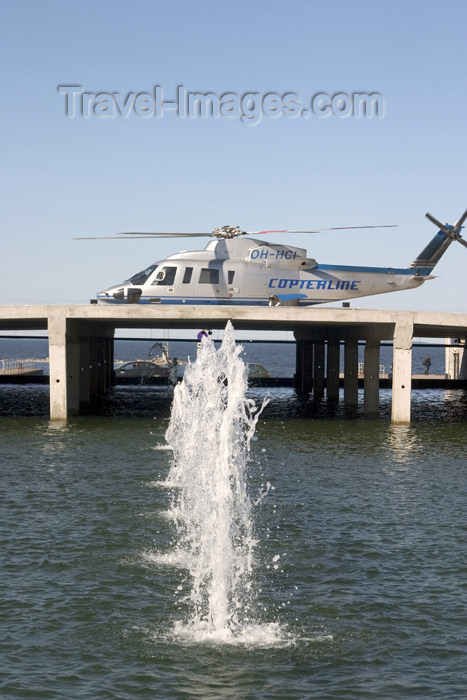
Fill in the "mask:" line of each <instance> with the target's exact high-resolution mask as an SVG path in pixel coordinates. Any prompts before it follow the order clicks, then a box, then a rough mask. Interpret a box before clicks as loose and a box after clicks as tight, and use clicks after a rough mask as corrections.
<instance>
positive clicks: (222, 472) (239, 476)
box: [166, 322, 277, 642]
mask: <svg viewBox="0 0 467 700" xmlns="http://www.w3.org/2000/svg"><path fill="white" fill-rule="evenodd" d="M241 350H242V348H241V347H237V346H236V345H235V339H234V329H233V327H232V325H231V324H230V322H229V323H228V325H227V326H226V329H225V333H224V338H223V342H222V346H221V347H220V349H219V350H218V351H216V348H215V346H214V343H213V342H212V341H211V340H210V339H208V338H204V339H203V341H202V343H201V346H200V348H199V350H198V356H197V359H196V362H194V363H191V362H190V363H188V365H187V367H186V370H185V375H184V379H183V382H182V383H181V384H180V385H179V386H178V387H177V388H176V390H175V393H174V400H173V406H172V414H171V420H170V425H169V428H168V430H167V433H166V439H167V442H168V444H169V445H170V446H171V448H172V449H173V461H172V466H171V469H170V472H169V474H168V477H167V485H168V486H170V488H171V489H172V490H173V491H172V492H173V503H172V510H171V514H172V518H173V520H174V523H175V527H176V531H177V545H176V547H177V550H178V551H177V555H178V556H177V559H178V560H179V561H183V564H184V566H185V567H186V568H187V569H188V570H189V574H190V584H191V588H190V592H189V594H188V596H186V599H185V602H187V604H188V607H189V609H190V614H189V619H188V620H185V621H183V622H180V623H179V624H177V626H176V634H177V635H179V636H187V637H190V638H195V639H197V640H200V639H211V640H215V641H232V642H235V641H238V640H245V639H246V638H248V637H250V636H254V637H256V638H261V639H265V638H268V639H269V640H270V641H272V640H273V639H277V628H276V626H275V625H259V624H258V623H257V621H256V620H255V606H254V597H255V596H254V590H253V588H254V586H253V578H252V576H253V562H254V556H253V555H254V548H255V545H256V541H255V537H254V531H253V520H252V504H251V500H250V497H249V495H248V489H247V470H248V461H249V450H250V442H251V440H252V438H253V435H254V432H255V428H256V424H257V420H258V416H259V415H260V413H261V410H258V408H257V407H256V405H255V403H254V401H253V400H251V399H248V398H246V390H247V377H248V368H247V366H246V365H245V363H244V362H243V360H242V359H241V358H240V353H241Z"/></svg>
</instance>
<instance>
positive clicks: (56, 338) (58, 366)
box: [47, 306, 68, 420]
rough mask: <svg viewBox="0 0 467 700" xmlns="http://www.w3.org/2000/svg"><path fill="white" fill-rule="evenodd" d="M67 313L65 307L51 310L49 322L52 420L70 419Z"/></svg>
mask: <svg viewBox="0 0 467 700" xmlns="http://www.w3.org/2000/svg"><path fill="white" fill-rule="evenodd" d="M65 312H66V309H65V307H60V306H56V307H54V308H53V309H51V311H50V314H49V316H48V321H47V330H48V335H49V367H50V370H49V372H50V420H66V419H67V417H68V404H67V354H66V315H65Z"/></svg>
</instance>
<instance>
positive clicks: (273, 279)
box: [97, 238, 430, 306]
mask: <svg viewBox="0 0 467 700" xmlns="http://www.w3.org/2000/svg"><path fill="white" fill-rule="evenodd" d="M424 273H425V274H424ZM426 279H430V275H429V270H426V272H425V271H421V270H417V269H414V268H413V267H412V268H383V267H354V266H348V265H322V264H318V263H317V262H316V260H314V259H312V258H308V257H307V254H306V250H305V249H304V248H296V247H293V246H287V245H283V244H279V243H277V244H276V243H269V242H266V241H262V240H257V239H253V238H233V239H218V240H215V241H211V242H210V243H209V244H208V245H207V246H206V248H205V249H204V250H199V251H184V252H180V253H176V254H174V255H170V256H169V257H168V258H166V259H165V260H161V261H159V262H156V263H154V264H153V265H150V266H149V267H148V268H147V269H146V270H143V271H142V272H140V273H137V274H136V275H134V276H133V277H131V278H130V279H129V280H127V281H125V282H122V283H121V284H119V285H116V286H114V287H110V288H108V289H105V290H103V291H102V292H99V293H98V294H97V299H98V300H99V301H100V302H104V303H111V304H128V303H130V304H131V303H139V304H224V305H225V304H227V305H253V306H258V305H262V306H267V305H269V306H275V305H279V304H280V305H293V306H298V305H300V306H309V305H312V304H322V303H330V302H335V301H345V300H347V299H353V298H356V297H363V296H370V295H374V294H383V293H385V292H392V291H399V290H403V289H411V288H414V287H419V286H420V285H421V284H422V283H423V282H424V281H425V280H426Z"/></svg>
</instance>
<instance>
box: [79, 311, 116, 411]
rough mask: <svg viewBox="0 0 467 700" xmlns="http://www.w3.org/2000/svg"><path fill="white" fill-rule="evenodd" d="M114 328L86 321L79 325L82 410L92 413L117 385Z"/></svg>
mask: <svg viewBox="0 0 467 700" xmlns="http://www.w3.org/2000/svg"><path fill="white" fill-rule="evenodd" d="M113 334H114V330H113V328H109V329H107V328H99V327H97V326H96V325H94V324H92V323H82V324H80V328H79V356H80V385H79V401H80V409H81V410H83V411H87V412H89V411H90V410H92V409H93V408H95V407H96V406H97V405H98V404H99V402H100V401H101V400H102V398H103V396H104V395H105V392H106V391H107V389H108V388H109V387H110V386H112V385H113V357H114V352H113Z"/></svg>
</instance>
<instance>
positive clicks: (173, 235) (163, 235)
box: [73, 231, 212, 241]
mask: <svg viewBox="0 0 467 700" xmlns="http://www.w3.org/2000/svg"><path fill="white" fill-rule="evenodd" d="M208 236H212V233H137V232H136V231H128V233H119V234H117V235H115V236H77V237H76V238H74V239H73V240H75V241H100V240H109V239H113V240H116V241H123V240H125V239H126V240H128V239H133V238H192V237H202V238H206V237H208Z"/></svg>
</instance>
